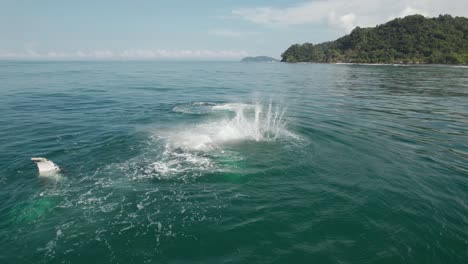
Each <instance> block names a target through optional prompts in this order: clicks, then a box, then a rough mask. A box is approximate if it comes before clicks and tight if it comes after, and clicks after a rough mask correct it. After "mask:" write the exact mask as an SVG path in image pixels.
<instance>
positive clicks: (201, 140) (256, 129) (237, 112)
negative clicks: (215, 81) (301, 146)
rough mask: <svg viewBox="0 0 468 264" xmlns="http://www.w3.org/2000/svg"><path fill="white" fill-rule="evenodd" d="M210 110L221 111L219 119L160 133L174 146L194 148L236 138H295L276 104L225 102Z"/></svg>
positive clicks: (222, 142)
mask: <svg viewBox="0 0 468 264" xmlns="http://www.w3.org/2000/svg"><path fill="white" fill-rule="evenodd" d="M211 110H212V112H220V111H225V112H226V115H223V116H222V117H221V118H220V119H215V120H209V121H208V122H204V123H201V124H198V125H195V126H191V127H179V128H177V129H176V131H170V132H169V133H163V136H165V137H167V138H168V141H169V142H170V143H171V144H172V145H174V146H177V147H181V148H185V149H194V150H204V151H207V150H212V149H216V148H220V147H221V146H222V145H223V144H225V143H233V142H239V141H246V140H252V141H274V140H276V139H278V138H281V137H284V138H297V136H295V135H294V134H293V133H291V132H289V131H288V130H287V128H286V122H285V120H284V114H285V112H286V110H287V108H285V107H281V106H280V105H273V104H272V103H270V104H268V106H267V107H265V106H264V105H262V104H260V103H256V104H243V103H227V104H217V105H214V106H212V107H211Z"/></svg>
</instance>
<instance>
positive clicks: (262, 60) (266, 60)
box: [241, 56, 279, 62]
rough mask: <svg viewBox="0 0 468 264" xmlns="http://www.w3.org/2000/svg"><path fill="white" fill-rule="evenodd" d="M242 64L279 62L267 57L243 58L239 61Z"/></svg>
mask: <svg viewBox="0 0 468 264" xmlns="http://www.w3.org/2000/svg"><path fill="white" fill-rule="evenodd" d="M241 61H242V62H279V60H277V59H275V58H272V57H267V56H257V57H245V58H243V59H242V60H241Z"/></svg>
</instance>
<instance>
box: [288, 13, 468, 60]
mask: <svg viewBox="0 0 468 264" xmlns="http://www.w3.org/2000/svg"><path fill="white" fill-rule="evenodd" d="M281 57H282V60H281V61H283V62H325V63H334V62H348V63H436V64H468V19H467V18H465V17H452V16H450V15H440V16H439V17H437V18H425V17H424V16H421V15H412V16H407V17H405V18H397V19H394V20H392V21H390V22H387V23H386V24H383V25H379V26H377V27H374V28H359V27H356V28H355V29H354V30H353V31H352V32H351V34H349V35H346V36H344V37H342V38H339V39H337V40H335V41H331V42H324V43H321V44H317V45H313V44H311V43H304V44H302V45H301V44H295V45H292V46H291V47H289V48H288V49H287V50H286V51H285V52H284V53H283V54H282V55H281Z"/></svg>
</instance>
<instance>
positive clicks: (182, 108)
mask: <svg viewBox="0 0 468 264" xmlns="http://www.w3.org/2000/svg"><path fill="white" fill-rule="evenodd" d="M214 105H216V104H215V103H211V102H192V103H189V104H179V105H176V106H174V107H173V108H172V111H173V112H176V113H183V114H206V113H208V112H210V111H211V107H212V106H214Z"/></svg>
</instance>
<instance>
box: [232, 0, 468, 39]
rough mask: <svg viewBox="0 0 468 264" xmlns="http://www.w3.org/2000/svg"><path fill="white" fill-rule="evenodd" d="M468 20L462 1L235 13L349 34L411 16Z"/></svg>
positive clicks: (336, 3)
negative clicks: (454, 17)
mask: <svg viewBox="0 0 468 264" xmlns="http://www.w3.org/2000/svg"><path fill="white" fill-rule="evenodd" d="M416 13H417V14H422V15H425V16H438V15H439V14H451V15H455V16H468V1H462V0H318V1H308V2H305V3H302V4H297V5H292V6H289V7H285V8H275V7H254V8H242V9H235V10H233V11H232V15H234V16H236V17H239V18H242V19H244V20H247V21H250V22H253V23H256V24H263V25H268V26H294V25H302V24H313V23H326V24H327V25H328V26H330V27H332V28H336V29H341V30H343V31H346V32H349V31H350V30H352V28H354V27H355V26H361V27H366V26H375V25H377V24H381V23H385V22H386V21H388V20H389V19H393V18H395V17H403V16H406V15H410V14H416Z"/></svg>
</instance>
